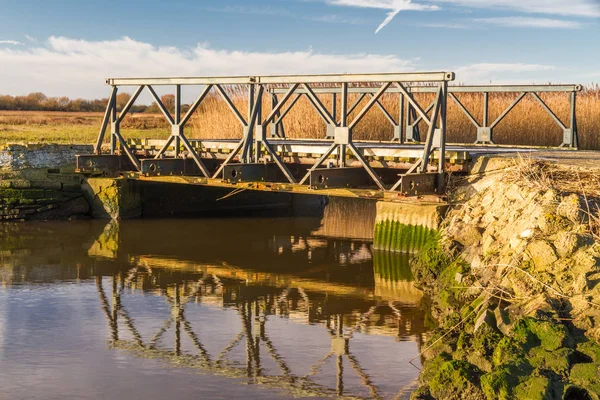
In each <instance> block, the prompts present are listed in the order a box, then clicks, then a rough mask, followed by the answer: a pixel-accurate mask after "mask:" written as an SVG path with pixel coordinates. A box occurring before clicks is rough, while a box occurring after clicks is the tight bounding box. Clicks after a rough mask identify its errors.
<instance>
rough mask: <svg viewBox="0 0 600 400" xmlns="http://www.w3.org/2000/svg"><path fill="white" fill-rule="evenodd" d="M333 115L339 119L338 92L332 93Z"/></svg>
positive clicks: (335, 118)
mask: <svg viewBox="0 0 600 400" xmlns="http://www.w3.org/2000/svg"><path fill="white" fill-rule="evenodd" d="M331 116H332V117H333V120H334V121H337V120H338V119H337V93H332V94H331Z"/></svg>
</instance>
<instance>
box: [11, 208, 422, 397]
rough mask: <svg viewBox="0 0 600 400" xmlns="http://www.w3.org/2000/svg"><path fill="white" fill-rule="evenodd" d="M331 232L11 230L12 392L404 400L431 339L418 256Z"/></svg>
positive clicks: (251, 223) (164, 223)
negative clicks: (416, 275)
mask: <svg viewBox="0 0 600 400" xmlns="http://www.w3.org/2000/svg"><path fill="white" fill-rule="evenodd" d="M329 231H330V230H328V229H325V228H324V227H323V226H322V222H321V221H320V220H318V219H308V218H304V219H301V218H289V219H285V218H279V219H204V220H187V219H175V220H139V221H125V222H120V223H116V222H111V223H106V222H102V221H81V222H60V223H58V222H57V223H50V222H46V223H22V224H6V225H0V398H1V399H61V400H62V399H164V398H170V399H179V398H203V399H204V398H206V399H219V398H227V399H232V398H240V399H241V398H244V399H247V398H267V399H275V398H289V397H299V398H303V397H318V398H331V397H340V396H342V397H348V398H408V397H409V396H410V392H411V391H412V389H414V387H415V380H416V378H417V377H418V373H419V370H418V369H417V368H416V367H415V366H413V365H411V364H409V360H410V359H412V358H413V357H415V356H417V354H418V353H419V348H420V343H421V342H422V340H423V338H424V336H425V335H426V334H427V329H426V327H425V318H424V312H423V311H422V310H421V308H420V307H421V294H420V292H419V291H418V290H416V289H415V288H414V287H413V286H412V284H411V282H410V281H411V278H412V277H411V274H410V269H409V268H408V264H407V261H408V257H407V256H405V255H394V254H387V253H378V252H374V251H373V250H372V248H371V242H370V240H371V239H369V237H370V235H369V234H365V235H360V234H359V235H357V236H362V237H356V238H355V239H352V238H344V239H339V238H335V237H330V236H324V235H326V234H327V232H329ZM415 364H416V365H417V367H418V366H419V364H418V361H416V362H415Z"/></svg>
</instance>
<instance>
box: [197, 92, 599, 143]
mask: <svg viewBox="0 0 600 400" xmlns="http://www.w3.org/2000/svg"><path fill="white" fill-rule="evenodd" d="M230 96H231V98H232V101H233V103H234V104H235V105H236V107H237V108H238V110H240V112H241V114H242V115H243V116H244V118H245V119H248V117H247V108H248V100H247V96H246V94H245V93H244V92H243V90H242V89H240V88H236V89H235V90H234V91H232V92H231V93H230ZM266 97H268V96H265V99H264V101H263V115H267V114H268V112H269V111H270V110H271V103H270V99H267V98H266ZM457 97H458V98H459V100H460V101H461V102H462V103H463V104H464V105H465V107H467V109H468V110H469V111H470V112H471V114H472V115H473V116H474V117H475V118H476V119H477V120H478V121H479V122H480V123H481V122H482V119H483V95H482V94H471V93H464V94H457ZM516 97H517V94H510V93H498V94H494V93H493V94H490V101H489V121H490V122H493V121H494V120H495V119H496V118H497V117H498V116H499V115H500V114H501V113H502V112H503V111H504V110H505V109H506V108H507V107H508V106H509V105H510V104H511V103H512V102H513V101H514V100H515V98H516ZM540 97H541V98H542V99H543V100H544V101H545V102H546V104H548V106H549V107H550V108H551V109H552V110H553V111H554V112H555V113H556V115H557V116H558V117H559V118H560V119H561V120H562V121H563V123H564V124H565V125H567V126H569V123H570V105H569V94H568V93H542V94H541V95H540ZM356 98H357V95H350V96H349V104H353V102H354V101H355V99H356ZM320 99H321V101H322V102H323V104H324V105H325V106H326V107H327V108H328V109H329V110H331V106H332V99H331V95H320ZM416 100H417V101H418V102H419V104H421V106H422V107H423V108H425V107H426V106H427V105H429V103H430V102H431V101H432V100H433V94H417V95H416ZM367 101H368V98H367V97H365V99H363V100H362V102H361V103H360V105H359V106H358V107H357V108H356V109H355V110H354V111H353V112H352V113H351V115H350V117H349V120H350V121H351V120H352V119H353V118H354V117H355V116H356V114H357V113H358V112H359V111H360V109H361V108H362V106H364V105H365V104H366V103H367ZM337 102H338V105H337V106H338V110H339V107H340V104H339V103H340V100H339V96H338V101H337ZM381 103H382V104H383V105H384V107H385V108H386V109H387V110H388V111H389V113H390V114H391V115H392V116H393V117H394V118H395V120H396V121H397V120H398V114H399V102H398V95H394V94H385V95H383V96H382V98H381ZM288 104H289V103H288ZM283 109H285V106H284V107H283ZM337 118H338V119H339V111H338V115H337ZM577 124H578V131H579V144H580V148H582V149H589V150H592V149H593V150H600V87H598V86H595V87H591V88H587V89H585V90H584V91H583V92H581V93H579V95H578V98H577ZM283 125H284V129H285V132H286V135H287V137H289V138H323V137H324V136H325V132H326V126H325V123H324V122H323V121H322V120H321V118H320V117H319V116H318V114H317V112H316V111H315V110H314V108H313V106H312V104H311V103H310V102H309V101H308V99H306V98H305V96H303V97H302V98H301V99H300V100H299V101H298V102H297V103H296V104H295V105H294V107H293V108H292V110H291V111H290V112H289V113H288V114H287V116H286V117H285V119H284V123H283ZM190 126H191V129H189V130H188V136H189V137H191V138H239V137H241V135H242V128H241V125H240V123H239V122H238V120H237V118H236V117H235V116H234V115H233V113H232V112H231V111H230V110H229V108H228V106H227V105H226V104H225V102H223V101H222V100H221V99H220V98H219V97H218V96H210V97H208V98H207V99H206V100H205V101H204V102H203V104H202V105H201V106H200V107H199V109H198V110H197V111H196V113H195V115H194V117H193V118H192V120H191V124H190ZM419 128H420V130H421V132H422V138H424V136H425V132H426V125H425V124H424V123H423V122H421V123H420V124H419ZM393 132H394V131H393V127H392V125H391V124H390V122H389V121H388V119H387V118H386V117H385V115H384V114H383V113H382V112H381V110H379V109H378V107H377V106H374V107H373V108H372V109H371V110H370V111H369V112H368V113H367V114H366V115H365V117H364V118H363V120H362V121H361V122H360V123H359V124H358V125H357V126H356V128H355V129H354V138H355V139H358V140H376V141H384V140H391V139H392V137H393ZM447 133H448V140H449V142H451V143H472V142H474V141H475V139H476V128H475V126H474V125H473V124H472V123H471V121H470V120H469V119H468V118H467V116H466V115H465V114H464V113H463V112H462V110H460V109H459V107H458V106H457V105H456V104H455V103H454V101H452V100H451V99H448V110H447ZM562 135H563V132H562V129H561V128H560V127H559V126H558V125H557V124H556V122H555V121H554V120H553V119H552V118H551V117H550V116H549V115H548V114H547V113H546V111H545V110H544V109H543V108H542V107H541V106H540V104H539V103H537V102H536V101H535V99H533V98H532V97H530V96H527V97H525V98H524V99H523V100H521V102H520V103H519V104H518V105H517V106H516V107H515V108H514V109H513V110H512V111H511V112H510V113H509V114H508V115H507V116H506V117H505V118H504V120H503V121H502V122H500V124H499V125H498V126H497V127H496V129H495V130H494V141H495V142H496V143H497V144H507V145H530V146H557V145H559V144H560V143H561V142H562Z"/></svg>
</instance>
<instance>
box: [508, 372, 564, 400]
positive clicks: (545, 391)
mask: <svg viewBox="0 0 600 400" xmlns="http://www.w3.org/2000/svg"><path fill="white" fill-rule="evenodd" d="M514 395H515V398H517V399H528V400H547V399H560V397H559V396H558V395H557V394H556V393H555V392H554V390H553V388H552V384H551V381H550V379H548V378H547V377H545V376H534V377H533V378H530V379H528V380H526V381H525V382H523V383H521V384H520V385H518V386H517V387H516V388H515V390H514Z"/></svg>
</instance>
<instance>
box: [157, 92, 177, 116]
mask: <svg viewBox="0 0 600 400" xmlns="http://www.w3.org/2000/svg"><path fill="white" fill-rule="evenodd" d="M160 101H162V103H163V104H164V106H165V108H166V109H167V110H169V112H174V111H175V95H173V94H165V95H163V96H162V97H161V98H160Z"/></svg>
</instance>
